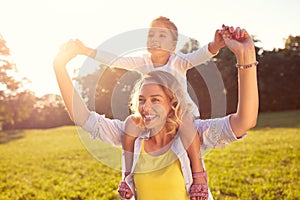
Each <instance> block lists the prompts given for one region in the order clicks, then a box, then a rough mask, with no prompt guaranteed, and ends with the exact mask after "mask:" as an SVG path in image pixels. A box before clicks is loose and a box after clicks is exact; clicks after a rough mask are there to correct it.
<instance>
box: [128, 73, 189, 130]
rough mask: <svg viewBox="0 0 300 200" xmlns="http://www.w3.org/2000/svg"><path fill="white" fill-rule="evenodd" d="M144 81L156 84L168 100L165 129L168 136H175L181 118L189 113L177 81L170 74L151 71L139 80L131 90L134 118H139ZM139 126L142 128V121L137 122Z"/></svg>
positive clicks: (183, 94) (186, 102)
mask: <svg viewBox="0 0 300 200" xmlns="http://www.w3.org/2000/svg"><path fill="white" fill-rule="evenodd" d="M145 81H150V82H151V84H152V83H153V84H158V85H159V86H160V87H161V88H162V89H163V91H164V93H165V94H166V96H167V97H168V98H169V99H170V102H171V111H170V113H169V115H168V118H167V121H166V128H167V132H168V134H175V133H176V132H177V130H178V128H179V125H180V123H181V120H182V117H183V115H184V114H185V113H187V112H191V105H190V104H189V103H188V101H187V98H186V95H187V94H185V92H184V90H183V88H182V86H181V84H180V83H179V82H178V80H177V79H176V78H175V77H174V76H173V75H172V74H170V73H168V72H165V71H160V70H156V71H152V72H149V73H148V74H146V75H145V76H144V78H141V80H139V81H138V82H137V83H136V85H135V88H134V90H133V93H132V95H131V104H130V107H131V111H132V113H133V114H135V116H137V117H140V118H141V115H140V113H139V110H138V107H139V101H138V100H139V95H140V92H141V89H142V87H143V85H144V84H145ZM139 121H140V122H141V123H140V125H141V126H144V124H143V120H139Z"/></svg>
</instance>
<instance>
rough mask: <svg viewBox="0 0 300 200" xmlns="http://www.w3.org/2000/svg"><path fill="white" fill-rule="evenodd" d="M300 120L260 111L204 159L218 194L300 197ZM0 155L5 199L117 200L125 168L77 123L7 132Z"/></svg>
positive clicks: (0, 134) (297, 114)
mask: <svg viewBox="0 0 300 200" xmlns="http://www.w3.org/2000/svg"><path fill="white" fill-rule="evenodd" d="M299 118H300V111H296V112H284V113H267V114H261V115H260V117H259V123H258V127H256V128H255V129H253V130H251V131H249V133H248V136H247V137H246V138H245V139H243V140H241V141H238V142H234V143H232V144H230V145H229V146H227V147H225V148H223V149H214V150H212V151H211V152H210V153H209V154H208V155H207V156H206V157H205V163H206V168H207V171H208V175H209V186H210V189H211V190H212V193H213V195H214V198H215V199H217V200H218V199H257V200H260V199H265V200H271V199H272V200H273V199H274V200H275V199H286V200H289V199H291V200H292V199H299V198H300V196H299V194H300V192H299V184H300V182H299V181H300V180H299V175H300V172H299V165H300V155H299V152H300V149H299V148H300V146H299V142H300V137H299V135H300V132H299V131H300V122H299V120H297V119H299ZM279 125H281V126H279ZM99 153H100V154H101V152H99ZM102 153H106V152H104V151H103V152H102ZM0 154H1V157H0V160H1V162H0V191H1V194H0V199H3V200H6V199H7V200H8V199H16V200H21V199H22V200H26V199H41V200H42V199H47V200H48V199H67V200H71V199H73V200H74V199H76V200H79V199H102V200H113V199H118V196H117V187H118V183H119V181H120V180H121V173H120V171H117V170H114V169H110V168H108V167H107V166H104V165H103V164H101V163H100V162H99V161H97V160H96V159H95V158H93V157H92V156H91V155H90V154H89V153H88V152H87V150H86V149H85V148H84V147H83V145H82V143H81V141H80V139H79V136H78V133H77V132H76V129H75V128H74V127H71V126H70V127H61V128H55V129H48V130H24V131H21V130H20V131H5V132H3V131H2V132H0Z"/></svg>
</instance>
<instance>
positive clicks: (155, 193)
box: [134, 141, 188, 200]
mask: <svg viewBox="0 0 300 200" xmlns="http://www.w3.org/2000/svg"><path fill="white" fill-rule="evenodd" d="M134 184H135V189H136V194H137V199H138V200H177V199H178V200H188V196H187V192H186V189H185V182H184V178H183V175H182V171H181V167H180V162H179V160H178V158H177V156H176V155H175V154H174V152H173V151H172V149H171V148H170V149H169V150H168V151H167V152H166V153H164V154H162V155H160V156H151V155H149V154H148V153H146V152H145V149H144V141H142V150H141V154H140V157H139V160H138V162H137V165H136V168H135V172H134Z"/></svg>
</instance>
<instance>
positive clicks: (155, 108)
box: [139, 82, 171, 129]
mask: <svg viewBox="0 0 300 200" xmlns="http://www.w3.org/2000/svg"><path fill="white" fill-rule="evenodd" d="M170 111H171V102H170V98H169V97H168V96H167V95H166V94H165V92H164V90H163V88H162V87H161V86H160V85H158V84H154V83H149V84H147V83H146V82H145V83H144V85H143V86H142V88H141V92H140V95H139V112H140V115H141V116H142V118H143V121H144V124H145V127H146V128H149V129H162V128H163V127H164V126H165V123H166V119H167V117H168V114H169V113H170Z"/></svg>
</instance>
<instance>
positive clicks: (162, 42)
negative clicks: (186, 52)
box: [147, 22, 177, 54]
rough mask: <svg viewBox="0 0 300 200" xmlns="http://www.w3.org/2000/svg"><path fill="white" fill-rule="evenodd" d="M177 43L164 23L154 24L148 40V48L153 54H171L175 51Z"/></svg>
mask: <svg viewBox="0 0 300 200" xmlns="http://www.w3.org/2000/svg"><path fill="white" fill-rule="evenodd" d="M176 43H177V41H176V40H174V37H173V35H172V32H171V30H170V29H168V28H167V27H166V26H165V25H163V24H162V23H157V22H154V23H152V26H151V27H150V30H149V32H148V40H147V48H148V51H149V52H150V53H151V54H155V53H171V52H173V51H174V50H175V48H176Z"/></svg>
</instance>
